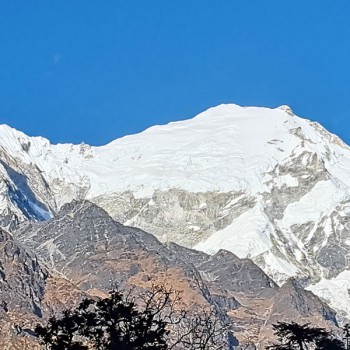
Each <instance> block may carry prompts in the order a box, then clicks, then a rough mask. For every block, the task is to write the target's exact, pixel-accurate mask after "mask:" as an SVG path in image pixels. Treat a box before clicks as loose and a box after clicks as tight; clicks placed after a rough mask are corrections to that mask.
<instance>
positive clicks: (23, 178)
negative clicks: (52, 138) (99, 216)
mask: <svg viewBox="0 0 350 350" xmlns="http://www.w3.org/2000/svg"><path fill="white" fill-rule="evenodd" d="M0 159H1V161H0V163H1V164H0V178H1V180H2V181H1V182H0V215H1V216H0V222H1V225H2V226H3V227H5V228H7V229H10V230H14V229H15V227H16V226H17V225H18V224H19V223H21V222H23V221H26V220H34V221H42V220H47V219H49V218H51V217H53V216H55V215H56V214H57V212H58V211H59V209H60V208H61V207H62V206H63V205H64V204H65V203H67V202H70V201H71V200H74V199H79V200H80V199H89V200H90V201H93V202H95V203H96V204H98V205H99V206H101V207H102V208H104V209H105V210H106V211H107V212H108V213H109V214H110V215H111V216H112V217H113V218H114V219H116V220H118V221H119V222H121V223H123V224H126V225H129V226H135V227H138V228H141V229H143V230H146V231H148V232H151V233H153V234H154V235H156V236H157V237H158V238H159V239H160V240H162V241H163V242H169V241H173V242H176V243H178V244H181V245H184V246H186V247H191V248H193V247H194V248H196V249H198V250H202V251H204V252H206V253H209V254H215V253H217V252H218V251H220V250H221V249H225V250H226V251H231V252H232V253H234V254H236V255H237V256H238V257H239V258H246V257H248V258H251V259H253V260H254V261H255V262H256V263H257V264H258V265H259V266H260V267H261V268H262V269H263V270H264V271H265V272H266V273H267V274H268V275H269V276H270V277H271V278H272V279H274V280H275V281H276V282H278V283H282V282H284V281H286V280H287V279H288V278H289V277H296V278H298V279H299V281H300V282H302V283H303V284H304V285H306V286H309V287H310V289H312V290H313V292H314V293H316V294H318V295H320V296H321V297H323V298H324V299H326V300H327V301H329V302H330V304H331V305H332V306H334V307H335V308H337V309H338V310H339V309H340V311H341V312H342V313H343V315H346V316H350V297H349V295H348V292H347V291H348V289H349V288H350V280H349V281H348V280H347V279H346V278H344V274H346V270H347V269H348V268H349V261H348V260H349V259H348V258H349V257H350V233H349V230H350V227H349V219H348V217H349V213H350V194H349V193H350V192H349V190H350V177H349V170H350V148H349V147H348V146H347V145H346V144H344V143H343V142H342V141H341V140H340V139H339V138H338V137H337V136H335V135H333V134H331V133H329V132H328V131H327V130H325V129H324V128H323V127H322V126H321V125H319V124H318V123H315V122H311V121H309V120H306V119H302V118H299V117H297V116H295V115H294V114H293V112H292V110H291V109H290V108H289V107H287V106H281V107H278V108H276V109H269V108H259V107H240V106H237V105H232V104H229V105H220V106H217V107H214V108H210V109H209V110H207V111H205V112H203V113H201V114H199V115H197V116H196V117H194V118H192V119H189V120H185V121H180V122H174V123H170V124H167V125H163V126H154V127H151V128H149V129H147V130H145V131H144V132H142V133H140V134H136V135H130V136H126V137H123V138H120V139H117V140H115V141H113V142H111V143H109V144H107V145H105V146H101V147H92V146H89V145H86V144H81V145H72V144H58V145H52V144H51V143H50V142H49V141H48V140H46V139H44V138H41V137H28V136H26V135H25V134H23V133H21V132H19V131H16V130H14V129H12V128H10V127H8V126H5V125H2V126H0ZM328 282H329V283H328ZM330 286H331V287H330Z"/></svg>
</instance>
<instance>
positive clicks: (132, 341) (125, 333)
mask: <svg viewBox="0 0 350 350" xmlns="http://www.w3.org/2000/svg"><path fill="white" fill-rule="evenodd" d="M140 300H141V304H142V306H141V305H139V303H138V304H137V303H136V302H135V300H134V299H133V298H132V297H131V295H130V294H128V295H126V296H125V295H124V294H123V293H121V292H119V291H113V292H111V293H110V295H109V297H108V298H105V299H101V300H94V299H85V300H83V301H82V302H81V303H80V305H79V306H78V307H77V308H76V309H75V310H72V311H69V310H67V311H65V312H64V313H63V315H62V317H61V318H59V319H58V318H56V317H51V318H50V319H49V320H48V322H47V324H46V325H44V326H42V325H37V326H36V328H35V333H36V334H37V336H38V337H39V340H40V343H41V344H42V345H43V346H44V347H45V349H47V350H65V349H72V350H87V349H99V350H141V349H145V350H167V349H168V350H178V349H189V350H209V349H213V350H215V349H216V350H219V349H224V348H225V347H226V346H227V327H226V325H225V324H224V323H222V322H221V321H220V319H219V318H218V317H217V315H216V313H215V310H213V309H210V310H208V309H203V310H201V311H200V312H198V313H196V315H191V314H190V313H189V312H188V311H186V310H183V309H181V308H180V309H179V302H180V294H179V293H178V292H175V291H174V290H172V289H171V288H167V287H166V286H164V285H160V286H153V288H152V289H151V290H149V291H147V292H145V294H143V295H142V296H140Z"/></svg>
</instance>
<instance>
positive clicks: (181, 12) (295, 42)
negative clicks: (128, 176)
mask: <svg viewBox="0 0 350 350" xmlns="http://www.w3.org/2000/svg"><path fill="white" fill-rule="evenodd" d="M349 18H350V1H349V0H337V1H330V0H317V1H316V0H307V1H305V0H290V1H289V0H283V1H279V0H263V1H262V0H227V1H224V0H216V1H212V0H166V1H165V0H147V1H146V0H138V1H136V0H124V1H119V0H101V1H97V0H94V1H92V0H74V1H71V0H60V1H46V0H45V1H43V0H36V1H34V2H32V1H20V0H11V1H8V0H0V123H6V124H9V125H11V126H13V127H15V128H17V129H20V130H23V131H24V132H26V133H28V134H29V135H42V136H45V137H47V138H49V139H50V140H52V141H53V142H74V143H79V142H81V141H84V142H86V143H91V144H94V145H100V144H104V143H107V142H109V141H111V140H112V139H115V138H117V137H120V136H123V135H125V134H130V133H136V132H139V131H142V130H143V129H145V128H147V127H148V126H151V125H154V124H163V123H167V122H169V121H174V120H180V119H187V118H189V117H191V116H194V115H196V114H197V113H199V112H201V111H202V110H204V109H206V108H208V107H211V106H214V105H217V104H219V103H229V102H232V103H237V104H241V105H260V106H269V107H275V106H279V105H282V104H288V105H290V106H291V107H292V108H293V110H294V112H295V113H297V114H298V115H300V116H303V117H306V118H311V119H313V120H317V121H319V122H321V123H322V124H323V125H324V126H326V127H327V128H328V129H329V130H331V131H332V132H334V133H337V134H338V135H340V136H341V137H342V138H343V139H344V140H346V141H347V142H348V143H350V127H349V122H348V117H349V115H350V111H349V107H348V102H349V95H350V26H349Z"/></svg>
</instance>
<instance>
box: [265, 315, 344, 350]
mask: <svg viewBox="0 0 350 350" xmlns="http://www.w3.org/2000/svg"><path fill="white" fill-rule="evenodd" d="M272 327H273V329H274V333H275V335H276V336H277V337H278V341H279V343H278V344H274V345H272V346H270V347H268V349H273V350H306V349H309V348H310V347H312V349H317V350H344V346H343V343H342V342H341V341H340V340H338V339H336V338H334V337H333V336H332V334H331V333H330V332H328V331H327V330H325V329H324V328H319V327H312V326H311V325H310V323H306V324H303V325H300V324H298V323H295V322H291V323H286V322H277V324H274V325H273V326H272Z"/></svg>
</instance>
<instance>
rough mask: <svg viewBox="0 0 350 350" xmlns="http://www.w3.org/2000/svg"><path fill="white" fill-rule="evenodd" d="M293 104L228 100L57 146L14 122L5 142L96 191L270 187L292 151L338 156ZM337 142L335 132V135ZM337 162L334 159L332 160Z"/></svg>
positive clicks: (54, 174)
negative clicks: (104, 138) (103, 137)
mask: <svg viewBox="0 0 350 350" xmlns="http://www.w3.org/2000/svg"><path fill="white" fill-rule="evenodd" d="M290 111H291V110H290V108H289V107H286V106H282V107H278V108H275V109H270V108H259V107H240V106H238V105H234V104H223V105H219V106H217V107H213V108H210V109H208V110H206V111H204V112H202V113H200V114H199V115H197V116H196V117H194V118H192V119H189V120H184V121H179V122H173V123H169V124H167V125H160V126H154V127H151V128H149V129H147V130H145V131H144V132H142V133H140V134H136V135H129V136H125V137H122V138H120V139H117V140H115V141H112V142H111V143H109V144H107V145H105V146H101V147H91V146H89V145H84V144H82V145H72V144H58V145H52V144H50V142H49V141H48V140H46V139H44V138H41V137H28V136H26V135H25V134H23V133H21V132H18V131H16V130H14V129H12V128H9V127H7V126H2V127H1V128H0V135H1V138H0V146H2V147H3V148H4V149H5V150H6V151H7V152H9V153H10V154H11V155H12V156H15V157H18V158H20V159H21V160H23V161H24V162H26V163H33V164H36V165H37V166H38V167H39V169H40V170H41V171H42V172H44V173H45V175H46V177H47V178H48V179H49V180H51V181H53V180H55V179H59V180H61V181H65V182H68V183H70V182H73V183H76V182H77V181H79V180H81V179H82V178H84V179H85V181H88V182H89V192H88V197H90V198H91V197H95V196H98V195H101V194H103V193H107V192H115V191H125V190H132V191H134V192H139V194H140V195H146V194H147V193H148V194H149V195H150V194H151V193H153V191H154V190H156V189H168V188H174V187H175V188H183V189H186V190H189V191H196V192H199V191H208V190H221V191H228V190H240V189H243V190H245V191H250V192H252V193H258V192H262V191H264V190H265V187H264V185H263V181H262V176H263V174H264V173H266V172H268V171H270V170H271V169H273V168H274V167H275V166H276V164H278V163H280V162H282V161H283V159H285V158H287V157H289V155H290V154H291V153H293V152H294V153H298V152H299V153H302V152H303V151H304V150H305V149H308V150H309V151H310V152H316V153H318V154H319V155H320V156H321V157H323V156H324V155H325V154H326V153H327V154H330V155H329V157H330V158H332V157H331V155H332V151H333V152H334V148H337V147H338V145H337V144H332V143H331V142H329V141H328V140H327V139H325V138H324V135H323V134H322V133H321V132H319V130H317V128H315V126H314V125H312V123H310V122H309V121H307V120H305V119H301V118H298V117H297V116H295V115H294V114H292V113H291V112H290ZM329 140H331V138H329ZM330 161H332V160H331V159H330Z"/></svg>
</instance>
